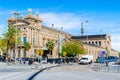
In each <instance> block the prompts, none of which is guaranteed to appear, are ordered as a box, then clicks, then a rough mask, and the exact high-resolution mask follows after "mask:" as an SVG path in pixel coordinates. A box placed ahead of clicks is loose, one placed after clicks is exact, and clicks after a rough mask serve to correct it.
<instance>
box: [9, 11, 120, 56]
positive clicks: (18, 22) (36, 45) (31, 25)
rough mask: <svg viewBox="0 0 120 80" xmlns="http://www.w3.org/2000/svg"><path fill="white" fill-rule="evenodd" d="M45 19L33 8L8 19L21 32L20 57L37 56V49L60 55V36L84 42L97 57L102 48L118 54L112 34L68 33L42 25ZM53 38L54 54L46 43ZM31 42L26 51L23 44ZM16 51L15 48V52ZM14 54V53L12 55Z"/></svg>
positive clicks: (18, 54)
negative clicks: (112, 41) (113, 47)
mask: <svg viewBox="0 0 120 80" xmlns="http://www.w3.org/2000/svg"><path fill="white" fill-rule="evenodd" d="M42 22H43V19H41V18H40V17H39V13H38V12H37V13H36V15H32V10H29V11H28V14H27V15H26V16H25V17H24V18H21V17H19V16H18V17H17V18H15V13H12V16H11V17H10V18H9V19H8V25H10V26H14V27H15V28H16V29H18V30H20V31H21V33H19V34H17V37H18V38H19V39H21V41H22V45H18V46H17V47H18V48H17V52H16V53H17V54H16V55H15V56H16V57H18V58H22V57H31V56H34V57H36V56H37V54H36V52H37V50H38V49H40V50H44V54H46V55H47V56H48V57H51V58H57V57H58V36H62V39H63V41H64V39H66V38H69V39H70V38H71V39H75V40H78V41H81V42H83V43H84V48H85V49H86V50H87V51H88V53H89V54H91V55H94V58H97V53H98V52H99V51H100V50H106V49H107V50H108V51H109V52H112V53H113V52H114V54H113V55H118V54H117V51H114V50H112V49H111V40H110V35H108V34H101V35H87V36H72V35H70V34H68V33H65V32H63V30H57V29H54V28H53V27H51V28H50V27H46V26H44V25H42ZM49 40H52V41H53V42H54V44H55V47H54V49H53V53H52V54H47V48H46V43H47V42H48V41H49ZM26 42H29V43H30V44H31V48H30V50H28V51H26V50H25V49H24V48H23V45H24V44H25V43H26ZM14 52H15V51H14V50H13V53H14ZM112 53H110V54H112ZM11 56H12V55H11Z"/></svg>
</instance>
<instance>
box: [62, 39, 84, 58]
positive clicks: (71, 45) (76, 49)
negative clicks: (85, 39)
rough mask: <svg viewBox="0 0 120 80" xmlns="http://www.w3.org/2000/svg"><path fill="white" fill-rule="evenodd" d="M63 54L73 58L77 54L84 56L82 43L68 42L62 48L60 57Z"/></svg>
mask: <svg viewBox="0 0 120 80" xmlns="http://www.w3.org/2000/svg"><path fill="white" fill-rule="evenodd" d="M64 52H66V56H68V57H73V56H76V55H78V54H84V53H85V50H84V48H83V45H82V43H80V42H77V41H69V42H67V43H65V44H64V45H63V46H62V54H61V56H62V55H63V53H64Z"/></svg>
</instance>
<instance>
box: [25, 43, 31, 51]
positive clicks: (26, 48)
mask: <svg viewBox="0 0 120 80" xmlns="http://www.w3.org/2000/svg"><path fill="white" fill-rule="evenodd" d="M24 48H25V50H27V51H28V50H29V49H30V48H31V45H30V43H28V42H26V44H25V45H24Z"/></svg>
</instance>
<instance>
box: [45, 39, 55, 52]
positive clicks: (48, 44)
mask: <svg viewBox="0 0 120 80" xmlns="http://www.w3.org/2000/svg"><path fill="white" fill-rule="evenodd" d="M46 47H47V49H48V50H49V51H52V50H53V48H54V43H53V41H51V40H49V41H48V42H47V43H46Z"/></svg>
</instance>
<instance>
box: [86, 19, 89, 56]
mask: <svg viewBox="0 0 120 80" xmlns="http://www.w3.org/2000/svg"><path fill="white" fill-rule="evenodd" d="M88 22H89V21H88V20H86V21H85V23H86V27H87V23H88ZM88 37H89V35H87V54H88V55H89V45H88V44H89V43H88Z"/></svg>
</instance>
